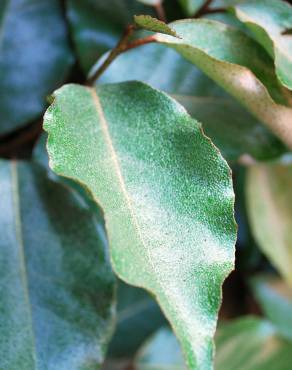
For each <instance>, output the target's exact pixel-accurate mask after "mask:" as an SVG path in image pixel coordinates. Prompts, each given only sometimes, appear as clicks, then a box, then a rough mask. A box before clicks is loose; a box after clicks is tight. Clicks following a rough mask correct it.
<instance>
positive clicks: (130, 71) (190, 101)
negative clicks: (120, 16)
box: [99, 44, 285, 161]
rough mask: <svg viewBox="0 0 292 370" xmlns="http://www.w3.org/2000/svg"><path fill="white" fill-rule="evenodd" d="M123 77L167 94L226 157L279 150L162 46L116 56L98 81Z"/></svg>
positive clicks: (224, 96) (246, 116)
mask: <svg viewBox="0 0 292 370" xmlns="http://www.w3.org/2000/svg"><path fill="white" fill-rule="evenodd" d="M137 60H141V61H143V63H137ZM166 66H167V68H166ZM128 80H142V81H144V82H147V83H149V84H150V85H151V86H153V87H155V88H158V89H161V90H164V91H165V92H167V93H170V94H173V96H174V97H175V99H177V100H178V101H179V102H180V103H181V104H182V105H184V107H185V108H186V109H187V110H188V112H189V113H190V114H191V115H192V117H194V118H195V119H198V120H199V121H201V122H202V124H203V128H204V131H205V132H206V134H207V135H208V136H209V137H211V139H212V140H213V141H214V143H215V145H216V146H217V147H218V148H219V149H220V151H221V153H222V154H223V156H224V158H226V159H228V160H230V161H232V160H237V159H238V158H239V157H240V156H241V155H243V154H249V155H251V156H252V157H254V158H256V159H258V160H265V159H270V158H274V157H277V156H279V155H281V154H282V153H283V152H284V151H285V148H284V146H283V145H282V144H281V142H280V141H279V140H278V139H276V138H275V137H274V136H273V135H272V134H271V133H270V132H269V131H268V129H266V127H265V126H263V125H262V124H261V123H259V122H258V121H257V120H256V119H255V118H254V117H253V116H252V115H250V114H249V113H248V112H247V111H246V110H245V109H244V108H242V107H241V106H240V105H239V104H238V103H237V102H236V101H235V100H234V99H232V98H231V97H229V96H228V95H227V94H226V93H225V92H224V90H222V89H221V88H220V87H219V86H218V85H216V84H215V83H214V82H213V81H211V80H210V79H209V78H207V77H206V76H205V75H204V74H202V72H200V71H199V70H198V69H197V68H196V67H194V66H193V65H192V64H190V63H189V62H187V61H186V60H184V59H183V58H182V57H181V56H180V55H179V54H177V53H175V52H174V51H173V50H171V49H167V48H164V46H163V45H159V44H151V45H145V46H142V47H139V48H138V49H134V50H131V51H128V52H127V53H124V54H122V55H120V56H119V57H118V58H117V59H116V60H115V61H114V62H113V63H112V64H111V66H110V67H109V68H108V69H107V70H106V71H105V73H104V74H103V75H102V76H101V78H100V80H99V82H100V83H113V82H122V81H128Z"/></svg>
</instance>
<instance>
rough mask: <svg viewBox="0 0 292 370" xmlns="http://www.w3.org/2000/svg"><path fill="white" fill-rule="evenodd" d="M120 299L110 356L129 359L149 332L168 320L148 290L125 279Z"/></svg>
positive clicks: (119, 292)
mask: <svg viewBox="0 0 292 370" xmlns="http://www.w3.org/2000/svg"><path fill="white" fill-rule="evenodd" d="M117 302H118V305H117V320H116V321H117V328H116V331H115V335H114V337H113V339H112V341H111V344H110V348H109V355H110V356H111V357H124V358H125V357H127V356H130V355H132V354H134V353H135V352H136V351H137V349H138V347H140V345H141V344H142V343H143V342H144V340H145V339H146V338H147V337H148V336H149V335H151V334H152V333H153V332H154V331H156V330H158V329H159V328H160V327H161V326H162V325H163V324H165V319H164V317H163V315H162V313H161V311H160V309H159V307H158V306H157V303H156V302H155V301H154V300H153V298H151V297H150V295H149V294H148V293H147V292H145V291H144V290H142V289H139V288H135V287H132V286H129V285H127V284H124V283H123V282H121V281H120V282H119V285H118V295H117Z"/></svg>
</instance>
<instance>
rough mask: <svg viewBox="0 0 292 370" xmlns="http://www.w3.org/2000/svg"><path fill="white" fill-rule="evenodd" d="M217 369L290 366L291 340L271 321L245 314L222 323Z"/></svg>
mask: <svg viewBox="0 0 292 370" xmlns="http://www.w3.org/2000/svg"><path fill="white" fill-rule="evenodd" d="M216 348H217V356H216V358H215V369H216V370H234V369H236V370H275V369H281V370H289V369H290V368H291V363H292V353H291V342H288V341H286V340H284V339H282V338H281V337H280V336H279V335H278V332H277V330H276V328H275V327H274V326H273V325H272V324H271V323H270V322H268V321H266V320H262V319H260V318H256V317H252V316H250V317H245V318H243V319H238V320H235V321H234V322H231V323H229V324H225V325H222V327H220V328H219V332H218V335H217V336H216Z"/></svg>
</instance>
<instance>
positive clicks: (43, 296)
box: [0, 161, 114, 370]
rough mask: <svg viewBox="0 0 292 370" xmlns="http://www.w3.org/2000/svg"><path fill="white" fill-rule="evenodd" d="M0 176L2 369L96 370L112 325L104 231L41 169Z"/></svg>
mask: <svg viewBox="0 0 292 370" xmlns="http://www.w3.org/2000/svg"><path fill="white" fill-rule="evenodd" d="M0 173H1V176H0V182H1V186H0V188H1V194H0V197H1V210H2V212H1V213H0V217H1V219H0V227H1V232H0V249H1V258H0V271H1V274H0V279H1V294H0V296H1V316H0V326H1V339H0V368H1V369H9V370H19V369H22V370H32V369H48V368H49V369H52V370H54V369H56V370H63V369H64V370H65V369H72V370H74V369H80V370H81V369H85V368H86V369H88V370H90V369H92V370H93V369H97V368H99V366H98V365H100V364H101V363H102V361H103V359H104V354H105V349H106V346H107V343H108V341H109V339H110V337H111V334H112V331H113V325H114V276H113V274H112V272H111V268H110V265H109V262H108V258H107V254H106V253H107V252H106V248H107V242H106V237H105V232H104V229H103V227H102V223H101V222H100V220H98V219H97V218H96V217H95V216H93V215H92V214H91V212H89V210H88V208H87V206H86V205H85V204H84V202H83V201H82V199H81V198H80V197H79V196H78V194H76V193H75V192H73V191H71V190H69V188H65V187H64V186H63V185H60V184H57V183H56V182H54V181H52V180H49V179H48V178H47V177H46V172H45V171H44V170H43V169H42V168H41V167H40V166H38V165H32V164H29V163H25V162H19V163H18V162H14V161H13V162H5V161H1V162H0Z"/></svg>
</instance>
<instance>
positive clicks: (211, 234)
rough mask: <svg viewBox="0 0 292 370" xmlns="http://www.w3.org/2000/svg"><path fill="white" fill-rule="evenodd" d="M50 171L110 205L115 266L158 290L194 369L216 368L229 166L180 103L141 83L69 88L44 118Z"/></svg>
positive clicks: (229, 215)
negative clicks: (215, 351)
mask: <svg viewBox="0 0 292 370" xmlns="http://www.w3.org/2000/svg"><path fill="white" fill-rule="evenodd" d="M44 127H45V129H46V130H47V131H48V133H49V139H48V149H49V155H50V164H51V167H52V169H53V170H54V171H55V172H56V173H57V174H59V175H63V176H67V177H70V178H74V179H75V180H77V181H79V182H81V183H83V184H85V185H86V186H87V187H88V188H89V189H90V190H91V191H92V194H93V196H94V197H95V199H96V200H97V201H98V202H99V204H100V205H101V206H102V208H103V210H104V212H105V220H106V226H107V233H108V237H109V241H110V246H111V256H112V263H113V266H114V268H115V270H116V272H117V273H118V274H119V275H120V277H122V278H123V279H124V280H126V281H127V282H128V283H130V284H133V285H136V286H140V287H143V288H145V289H147V290H149V291H151V292H152V293H153V294H154V295H155V297H156V298H157V300H158V302H159V304H160V305H161V307H162V309H163V311H164V313H165V315H166V317H167V318H168V319H169V320H170V321H171V324H172V326H173V327H174V330H175V332H176V334H177V336H178V338H179V340H180V341H181V344H182V347H183V350H184V353H185V358H186V360H187V363H188V366H189V368H190V369H197V368H199V369H200V368H202V369H211V368H212V353H213V342H212V337H213V334H214V331H215V326H216V318H217V311H218V308H219V305H220V300H221V284H222V282H223V280H224V278H225V277H226V276H227V275H228V274H229V272H230V271H231V269H232V267H233V260H234V242H235V239H236V229H235V224H234V219H233V200H234V199H233V191H232V184H231V177H230V170H229V168H228V166H227V164H226V162H225V161H224V160H223V158H222V157H221V156H220V154H219V152H218V150H217V149H216V148H215V147H214V146H213V145H212V143H211V142H210V140H209V139H207V138H206V137H205V136H204V135H203V134H202V132H201V130H200V125H199V124H198V123H197V122H196V121H195V120H193V119H192V118H191V117H190V116H189V115H188V114H187V113H186V112H185V110H184V109H183V108H182V106H180V105H179V104H178V103H176V102H175V101H174V100H172V99H170V98H169V97H167V96H166V95H165V94H163V93H161V92H159V91H157V90H154V89H152V88H150V87H149V86H147V85H144V84H142V83H139V82H132V83H122V84H114V85H104V86H97V87H96V89H92V88H85V87H82V86H78V85H67V86H65V87H63V88H62V89H60V90H58V91H57V92H56V93H55V102H54V103H53V105H52V106H51V107H50V108H49V110H48V111H47V113H46V116H45V124H44Z"/></svg>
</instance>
